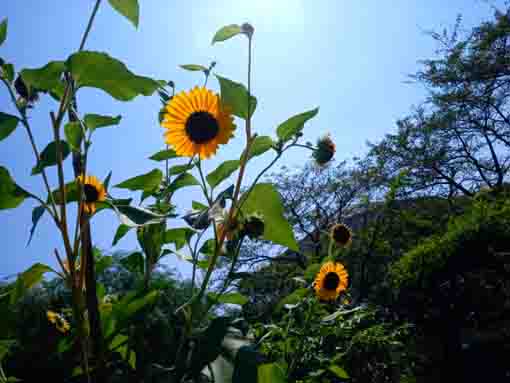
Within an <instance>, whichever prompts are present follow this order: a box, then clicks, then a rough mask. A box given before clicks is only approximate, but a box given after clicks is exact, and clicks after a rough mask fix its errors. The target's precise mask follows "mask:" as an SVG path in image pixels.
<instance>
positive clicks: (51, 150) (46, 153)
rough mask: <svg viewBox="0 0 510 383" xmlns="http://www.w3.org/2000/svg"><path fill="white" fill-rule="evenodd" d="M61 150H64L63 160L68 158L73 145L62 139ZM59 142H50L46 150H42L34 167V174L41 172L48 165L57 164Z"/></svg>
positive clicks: (60, 142)
mask: <svg viewBox="0 0 510 383" xmlns="http://www.w3.org/2000/svg"><path fill="white" fill-rule="evenodd" d="M58 143H59V146H60V150H61V151H62V161H63V160H65V159H66V158H67V156H68V155H69V153H70V152H71V147H70V146H69V144H68V143H67V142H66V141H64V140H60V141H59V142H58ZM57 160H58V158H57V142H56V141H53V142H50V143H49V144H48V145H47V146H46V147H45V148H44V150H43V151H42V152H41V155H40V160H39V161H38V162H37V164H36V165H35V166H34V167H33V168H32V175H34V174H39V173H41V172H42V170H43V169H44V168H46V167H48V166H53V165H56V164H57Z"/></svg>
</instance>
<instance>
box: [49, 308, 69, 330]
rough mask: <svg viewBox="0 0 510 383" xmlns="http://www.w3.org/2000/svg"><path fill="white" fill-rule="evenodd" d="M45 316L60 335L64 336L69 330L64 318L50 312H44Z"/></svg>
mask: <svg viewBox="0 0 510 383" xmlns="http://www.w3.org/2000/svg"><path fill="white" fill-rule="evenodd" d="M46 316H47V317H48V321H50V322H51V323H53V324H54V325H55V327H56V329H57V330H58V331H60V332H61V333H62V334H65V333H66V332H68V331H69V330H70V329H71V325H70V324H69V322H68V321H67V320H65V318H64V317H63V316H62V315H60V314H58V313H56V312H54V311H51V310H48V311H46Z"/></svg>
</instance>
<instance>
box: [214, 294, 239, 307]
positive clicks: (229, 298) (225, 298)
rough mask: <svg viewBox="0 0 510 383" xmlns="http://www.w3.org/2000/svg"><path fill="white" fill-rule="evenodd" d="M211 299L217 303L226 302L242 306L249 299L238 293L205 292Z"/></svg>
mask: <svg viewBox="0 0 510 383" xmlns="http://www.w3.org/2000/svg"><path fill="white" fill-rule="evenodd" d="M207 295H208V296H209V297H210V298H211V299H212V300H214V301H217V302H218V303H228V304H231V305H239V306H242V305H244V304H246V303H248V301H249V299H248V298H246V297H245V296H244V295H242V294H240V293H228V294H216V293H209V294H207Z"/></svg>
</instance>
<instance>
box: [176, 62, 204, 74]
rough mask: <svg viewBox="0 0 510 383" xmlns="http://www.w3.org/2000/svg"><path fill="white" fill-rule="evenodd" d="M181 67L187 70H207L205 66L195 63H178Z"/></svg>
mask: <svg viewBox="0 0 510 383" xmlns="http://www.w3.org/2000/svg"><path fill="white" fill-rule="evenodd" d="M179 66H180V67H181V68H182V69H186V70H189V71H192V72H199V71H202V72H207V70H208V69H207V68H206V67H205V66H203V65H197V64H184V65H179Z"/></svg>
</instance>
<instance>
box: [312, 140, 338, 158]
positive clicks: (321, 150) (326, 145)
mask: <svg viewBox="0 0 510 383" xmlns="http://www.w3.org/2000/svg"><path fill="white" fill-rule="evenodd" d="M335 151H336V145H335V143H334V142H333V140H332V139H331V136H330V135H329V134H327V135H325V136H323V137H321V138H319V139H318V140H317V149H315V150H314V152H313V154H312V156H313V158H314V159H315V162H316V163H317V164H318V165H319V166H323V165H326V164H327V163H328V162H329V161H331V159H332V158H333V156H334V155H335Z"/></svg>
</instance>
